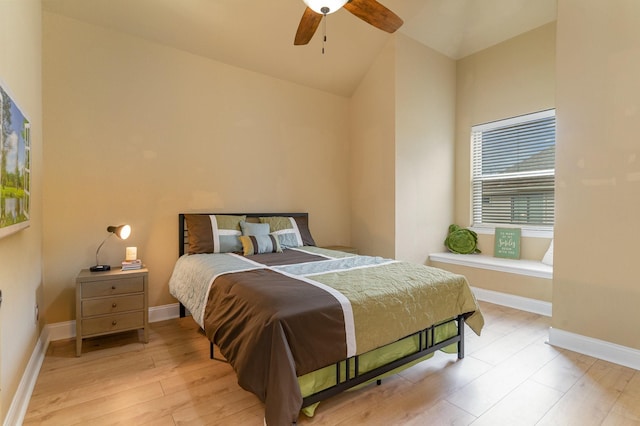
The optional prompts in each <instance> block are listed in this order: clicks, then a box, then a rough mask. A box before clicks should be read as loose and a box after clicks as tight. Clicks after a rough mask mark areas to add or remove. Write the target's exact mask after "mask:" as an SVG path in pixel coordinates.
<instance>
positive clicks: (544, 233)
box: [471, 109, 555, 238]
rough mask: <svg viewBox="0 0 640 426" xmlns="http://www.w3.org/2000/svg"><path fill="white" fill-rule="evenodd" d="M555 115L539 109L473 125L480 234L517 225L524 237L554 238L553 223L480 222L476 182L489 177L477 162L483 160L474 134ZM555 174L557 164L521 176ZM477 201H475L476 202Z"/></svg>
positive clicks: (476, 227)
mask: <svg viewBox="0 0 640 426" xmlns="http://www.w3.org/2000/svg"><path fill="white" fill-rule="evenodd" d="M550 117H555V109H550V110H545V111H539V112H536V113H532V114H525V115H521V116H517V117H512V118H508V119H504V120H498V121H493V122H490V123H484V124H480V125H476V126H473V127H472V128H471V185H472V188H471V197H472V199H471V216H472V226H471V229H473V230H474V231H475V232H477V233H479V234H493V233H494V231H495V228H496V227H515V228H520V229H521V230H522V236H524V237H541V238H553V225H529V224H520V223H513V224H508V223H478V222H477V219H478V216H479V214H480V213H478V212H476V211H475V209H476V207H478V206H479V207H482V205H481V202H478V201H477V200H476V198H477V197H478V196H479V197H481V194H476V193H475V191H476V189H475V188H476V185H475V182H476V181H478V180H482V179H487V177H486V176H485V177H482V176H481V173H482V172H481V167H480V165H479V164H476V163H477V162H479V161H482V158H481V155H482V154H481V153H478V152H477V151H475V150H474V134H475V133H477V132H484V131H488V130H494V129H498V128H501V127H508V126H513V125H517V124H521V123H526V122H528V121H535V120H540V119H544V118H550ZM549 175H553V176H554V178H555V166H554V169H549V170H540V171H535V172H525V173H523V174H522V175H521V176H523V177H524V176H528V177H532V176H534V177H535V176H549ZM554 197H555V188H554ZM474 201H475V202H474ZM554 220H555V218H554Z"/></svg>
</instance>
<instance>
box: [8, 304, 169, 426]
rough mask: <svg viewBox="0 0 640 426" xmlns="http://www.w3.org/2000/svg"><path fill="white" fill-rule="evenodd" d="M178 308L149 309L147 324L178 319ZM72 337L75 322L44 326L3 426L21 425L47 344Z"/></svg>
mask: <svg viewBox="0 0 640 426" xmlns="http://www.w3.org/2000/svg"><path fill="white" fill-rule="evenodd" d="M179 306H180V305H179V304H178V303H172V304H170V305H163V306H154V307H151V308H149V322H158V321H164V320H168V319H172V318H178V317H179V316H180V308H179ZM74 337H76V322H75V321H65V322H58V323H54V324H47V325H45V326H44V328H43V329H42V332H41V333H40V337H39V338H38V341H37V342H36V346H35V347H34V348H33V353H32V354H31V358H30V359H29V363H28V364H27V368H26V369H25V371H24V373H23V374H22V379H21V380H20V383H19V385H18V389H17V390H16V394H15V395H14V396H13V400H12V402H11V406H10V407H9V411H8V412H7V416H6V417H5V419H4V422H3V426H15V425H21V424H22V422H23V420H24V416H25V414H26V412H27V407H28V406H29V400H30V399H31V394H32V393H33V388H34V386H35V384H36V380H37V379H38V373H39V372H40V367H42V362H43V361H44V356H45V354H46V352H47V348H48V347H49V343H50V342H53V341H56V340H64V339H72V338H74Z"/></svg>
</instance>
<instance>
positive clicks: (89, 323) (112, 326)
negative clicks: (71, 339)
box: [82, 312, 145, 336]
mask: <svg viewBox="0 0 640 426" xmlns="http://www.w3.org/2000/svg"><path fill="white" fill-rule="evenodd" d="M144 325H145V324H144V314H143V312H131V313H128V314H118V315H109V316H105V317H97V318H89V319H83V320H82V334H83V336H89V335H91V334H99V333H108V332H112V331H119V330H129V329H133V328H142V327H144Z"/></svg>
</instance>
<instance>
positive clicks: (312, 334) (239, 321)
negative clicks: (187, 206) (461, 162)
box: [169, 213, 484, 426]
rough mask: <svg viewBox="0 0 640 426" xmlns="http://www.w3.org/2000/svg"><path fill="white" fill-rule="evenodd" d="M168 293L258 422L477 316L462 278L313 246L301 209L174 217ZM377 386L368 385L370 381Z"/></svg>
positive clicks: (475, 326)
mask: <svg viewBox="0 0 640 426" xmlns="http://www.w3.org/2000/svg"><path fill="white" fill-rule="evenodd" d="M178 243H179V254H180V256H179V259H178V260H177V262H176V265H175V267H174V270H173V273H172V276H171V279H170V282H169V288H170V292H171V294H172V295H173V296H174V297H176V298H177V299H178V300H179V301H180V306H181V316H184V315H185V314H186V312H187V311H188V312H189V313H190V314H191V315H192V317H193V319H194V320H195V321H196V322H197V323H198V324H199V325H200V327H201V328H202V329H203V330H204V332H205V334H206V336H207V338H208V339H209V340H210V342H211V348H212V357H213V344H214V343H215V344H216V345H217V346H218V347H219V349H220V351H221V353H222V355H223V356H224V357H225V358H226V360H227V361H228V362H229V363H230V364H231V366H232V367H233V369H234V370H235V372H236V374H237V377H238V384H239V385H240V386H241V387H243V388H244V389H246V390H248V391H250V392H252V393H254V394H255V395H256V396H258V398H260V400H262V401H263V402H264V404H265V423H266V424H267V425H268V426H274V425H276V426H278V425H289V424H295V423H296V421H297V419H298V415H299V413H300V411H301V410H304V411H303V412H305V414H307V415H313V410H314V409H315V407H316V406H317V404H318V403H319V402H320V401H322V400H323V399H326V398H328V397H330V396H332V395H335V394H337V393H339V392H342V391H344V390H347V389H350V388H353V387H355V386H359V385H363V384H366V383H368V382H370V381H373V380H379V379H380V377H382V376H383V375H385V374H393V373H395V372H396V371H398V369H400V368H406V367H407V366H409V365H412V364H414V363H416V362H420V361H422V360H424V359H426V358H428V357H430V356H431V355H432V354H433V353H434V352H435V351H438V350H445V351H450V352H451V351H453V352H457V355H458V358H460V359H462V358H463V357H464V330H465V323H466V324H467V325H468V326H469V327H470V328H471V329H472V330H473V331H474V332H475V333H477V334H480V331H481V329H482V326H483V324H484V320H483V318H482V314H481V312H480V310H479V307H478V304H477V302H476V300H475V298H474V296H473V293H472V292H471V290H470V288H469V285H468V283H467V281H466V279H465V278H464V277H463V276H461V275H457V274H453V273H450V272H447V271H443V270H441V269H437V268H431V267H428V266H423V265H417V264H412V263H408V262H401V261H396V260H392V259H385V258H381V257H373V256H358V255H353V254H351V253H346V252H340V251H335V250H327V249H323V248H320V247H316V245H315V242H314V240H313V237H312V236H311V232H310V230H309V222H308V214H306V213H263V214H260V213H248V214H231V213H225V214H216V213H197V214H180V215H179V242H178ZM378 383H379V381H378Z"/></svg>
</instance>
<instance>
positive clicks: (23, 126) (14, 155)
mask: <svg viewBox="0 0 640 426" xmlns="http://www.w3.org/2000/svg"><path fill="white" fill-rule="evenodd" d="M30 129H31V126H30V124H29V120H28V119H27V117H26V116H25V115H24V113H23V112H22V111H21V110H20V108H19V107H18V105H17V104H16V102H15V100H14V99H12V98H11V96H10V95H9V93H8V90H7V89H6V86H5V85H4V84H3V83H2V81H0V238H2V237H5V236H7V235H9V234H12V233H14V232H17V231H19V230H21V229H24V228H26V227H28V226H29V210H30V207H31V140H30Z"/></svg>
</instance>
